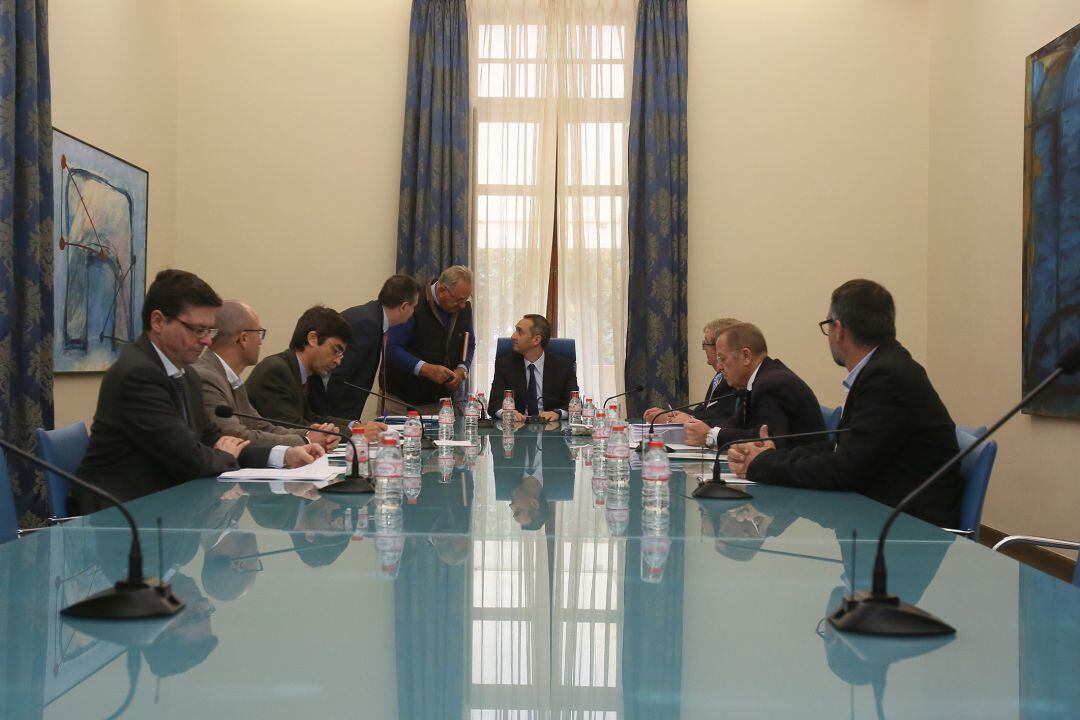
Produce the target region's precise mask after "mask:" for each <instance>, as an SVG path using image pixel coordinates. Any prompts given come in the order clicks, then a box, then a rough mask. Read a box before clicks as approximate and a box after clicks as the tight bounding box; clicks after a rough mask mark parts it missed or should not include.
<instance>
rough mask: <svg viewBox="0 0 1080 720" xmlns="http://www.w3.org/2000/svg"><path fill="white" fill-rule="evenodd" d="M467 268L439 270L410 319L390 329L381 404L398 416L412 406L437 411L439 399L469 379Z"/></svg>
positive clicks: (472, 341)
mask: <svg viewBox="0 0 1080 720" xmlns="http://www.w3.org/2000/svg"><path fill="white" fill-rule="evenodd" d="M472 290H473V277H472V271H471V270H469V268H467V267H464V266H463V265H453V266H451V267H448V268H446V269H445V270H443V272H442V274H441V275H440V276H439V279H438V280H436V281H435V282H433V283H431V284H430V285H428V286H427V287H425V288H424V294H423V296H422V297H421V298H420V302H419V303H417V305H416V312H415V313H414V314H413V316H412V318H411V319H410V320H409V321H408V322H406V323H403V324H401V325H398V326H396V327H392V328H390V332H389V334H388V336H387V348H386V353H387V357H388V359H389V364H388V365H387V373H386V382H387V384H386V394H387V395H390V396H392V397H393V398H395V399H399V400H400V402H390V403H386V410H387V412H391V413H394V414H400V413H403V412H405V411H406V410H407V409H408V406H410V405H412V406H415V407H417V408H418V409H419V410H420V412H421V413H423V414H433V413H435V412H438V408H439V398H442V397H447V396H453V395H454V394H455V393H456V392H457V391H458V389H459V388H461V387H462V386H463V385H464V384H465V382H466V381H467V380H468V378H469V368H470V367H472V360H473V353H474V352H475V350H476V333H475V332H474V330H473V316H472V305H471V304H470V303H469V299H470V298H471V297H472Z"/></svg>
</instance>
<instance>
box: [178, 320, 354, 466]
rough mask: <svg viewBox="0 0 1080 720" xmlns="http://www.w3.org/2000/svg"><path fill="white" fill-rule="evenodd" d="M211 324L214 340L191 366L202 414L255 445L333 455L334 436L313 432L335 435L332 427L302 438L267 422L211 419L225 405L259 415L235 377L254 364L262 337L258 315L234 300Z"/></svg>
mask: <svg viewBox="0 0 1080 720" xmlns="http://www.w3.org/2000/svg"><path fill="white" fill-rule="evenodd" d="M215 324H216V325H217V335H215V336H214V339H213V342H212V343H211V344H210V348H209V349H208V350H206V352H204V353H203V354H202V356H201V357H200V358H199V359H198V360H196V361H195V362H194V363H192V365H191V366H192V368H194V370H195V372H197V373H198V374H199V379H200V380H201V381H202V399H203V407H205V408H206V414H207V415H209V416H210V418H211V419H212V420H213V421H214V422H215V423H216V424H217V426H218V428H220V429H221V432H222V433H224V434H225V435H232V436H234V437H238V438H241V439H242V440H250V441H252V442H254V443H271V444H273V445H306V444H307V443H309V442H317V443H319V444H320V445H322V446H323V447H324V448H325V449H326V450H333V449H334V447H336V446H337V444H338V439H339V438H338V436H337V435H328V434H326V433H322V432H318V431H319V430H329V431H331V432H336V428H335V427H334V426H333V425H332V424H330V423H314V424H312V425H311V431H310V432H308V433H304V432H303V431H302V430H296V429H293V428H286V427H281V426H279V425H274V424H273V423H271V422H269V421H267V420H261V419H260V420H256V419H253V418H243V417H238V416H236V415H234V416H232V417H227V418H222V417H217V416H216V415H215V414H214V409H215V408H217V406H218V405H227V406H229V407H230V408H232V409H233V410H234V411H236V412H239V413H244V414H245V415H258V414H259V413H258V411H257V410H256V409H255V407H254V406H253V405H252V404H251V400H250V399H249V398H248V392H247V388H245V387H244V381H243V380H242V379H241V378H240V375H241V373H243V372H244V370H246V369H247V368H249V367H251V366H252V365H255V364H256V363H257V362H259V351H260V350H261V349H262V343H263V339H264V338H265V337H266V328H263V327H260V326H259V316H258V315H256V314H255V311H254V310H253V309H252V308H251V306H250V305H248V304H247V303H243V302H238V301H236V300H227V301H225V303H224V304H223V305H222V306H221V307H220V308H219V309H218V311H217V315H216V320H215Z"/></svg>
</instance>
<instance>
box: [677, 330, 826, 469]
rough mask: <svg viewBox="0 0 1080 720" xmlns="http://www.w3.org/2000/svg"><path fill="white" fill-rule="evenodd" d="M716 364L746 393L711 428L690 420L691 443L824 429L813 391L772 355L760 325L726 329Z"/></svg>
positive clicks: (710, 443)
mask: <svg viewBox="0 0 1080 720" xmlns="http://www.w3.org/2000/svg"><path fill="white" fill-rule="evenodd" d="M716 361H717V364H718V365H719V366H720V368H721V370H722V371H723V373H724V378H725V379H726V380H727V381H728V384H730V385H731V387H733V388H735V389H736V390H742V391H744V394H743V396H742V397H741V398H740V401H739V404H738V407H737V409H736V411H735V413H734V414H733V415H732V416H730V417H729V418H727V419H726V420H723V421H720V422H713V423H711V424H712V425H713V427H711V428H710V427H709V426H710V423H706V422H705V421H703V420H697V419H695V420H691V421H689V422H687V423H686V424H685V425H684V427H685V432H686V442H687V444H690V445H701V444H704V445H705V446H706V447H710V448H715V447H716V446H717V445H720V444H722V443H725V442H730V441H731V440H737V439H739V438H743V437H747V435H756V434H757V432H758V428H760V427H762V426H768V428H769V431H770V432H771V433H772V434H774V435H785V434H787V433H800V432H814V431H816V430H824V429H825V420H824V419H823V418H822V416H821V406H820V405H819V404H818V400H817V397H815V396H814V391H813V390H811V389H810V387H809V386H808V385H807V384H806V383H805V382H803V380H802V378H800V377H799V376H798V375H796V374H795V373H794V372H792V371H791V370H790V369H789V368H788V367H787V366H786V365H784V363H782V362H780V361H779V360H777V359H775V358H771V357H769V348H768V346H767V345H766V344H765V336H764V335H763V334H762V332H761V330H759V329H758V328H757V326H756V325H752V324H750V323H739V324H738V325H733V326H731V327H729V328H727V329H726V330H723V331H721V332H720V334H719V335H718V336H717V338H716ZM788 442H789V443H790V445H792V446H794V445H798V444H799V443H800V441H788ZM802 442H807V441H802Z"/></svg>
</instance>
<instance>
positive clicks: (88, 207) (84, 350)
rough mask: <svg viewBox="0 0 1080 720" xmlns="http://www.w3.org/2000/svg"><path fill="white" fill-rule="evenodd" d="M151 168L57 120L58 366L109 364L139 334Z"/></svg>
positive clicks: (84, 368)
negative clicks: (80, 136) (66, 130)
mask: <svg viewBox="0 0 1080 720" xmlns="http://www.w3.org/2000/svg"><path fill="white" fill-rule="evenodd" d="M149 179H150V176H149V173H147V172H146V171H145V170H143V169H142V168H139V167H136V166H134V165H132V164H131V163H128V162H126V161H124V160H121V159H120V158H118V157H116V156H115V155H110V154H109V153H107V152H105V151H104V150H99V149H98V148H96V147H94V146H93V145H89V144H87V143H85V142H83V141H81V140H79V139H77V138H75V137H72V136H71V135H68V134H66V133H64V132H61V131H60V130H57V129H55V128H53V183H54V193H53V197H54V208H53V217H54V222H53V241H54V245H53V251H54V253H55V258H56V262H55V265H54V268H53V288H54V289H53V295H54V298H53V299H54V303H55V304H54V305H53V307H55V308H56V312H55V321H54V322H55V327H54V331H55V338H56V340H55V343H54V350H53V356H54V357H53V360H54V367H55V372H58V373H59V372H101V371H104V370H107V369H108V367H109V366H110V365H111V364H112V363H113V361H115V360H116V358H117V356H118V355H119V354H120V350H121V349H122V348H123V346H124V345H125V344H127V343H129V342H131V341H133V340H134V339H135V338H137V337H138V336H139V333H140V332H141V320H140V317H139V316H140V314H141V313H142V304H143V296H144V295H145V292H146V210H147V190H148V185H149Z"/></svg>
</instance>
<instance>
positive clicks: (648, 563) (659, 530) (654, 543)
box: [640, 518, 671, 583]
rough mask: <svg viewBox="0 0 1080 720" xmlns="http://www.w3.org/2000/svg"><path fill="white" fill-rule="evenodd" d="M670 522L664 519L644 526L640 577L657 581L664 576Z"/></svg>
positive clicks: (647, 580) (669, 546)
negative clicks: (653, 524) (659, 522)
mask: <svg viewBox="0 0 1080 720" xmlns="http://www.w3.org/2000/svg"><path fill="white" fill-rule="evenodd" d="M670 527H671V526H670V523H669V522H668V521H667V520H666V518H665V521H664V522H663V523H661V524H658V525H656V526H653V527H649V526H648V525H646V526H645V528H644V531H643V532H642V535H641V570H640V572H641V579H642V581H643V582H647V583H658V582H660V581H661V580H662V579H663V578H664V566H665V565H666V564H667V561H668V555H670V554H671V535H670Z"/></svg>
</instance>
